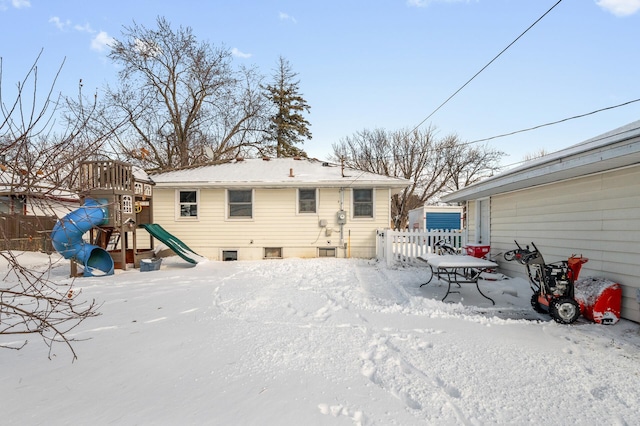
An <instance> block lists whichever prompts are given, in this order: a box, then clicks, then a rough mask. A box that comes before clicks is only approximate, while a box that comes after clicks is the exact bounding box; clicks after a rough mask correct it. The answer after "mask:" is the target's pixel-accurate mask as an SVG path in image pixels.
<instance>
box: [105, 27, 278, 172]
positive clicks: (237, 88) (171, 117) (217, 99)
mask: <svg viewBox="0 0 640 426" xmlns="http://www.w3.org/2000/svg"><path fill="white" fill-rule="evenodd" d="M109 58H110V59H111V60H112V61H113V62H114V63H115V64H117V65H118V66H120V67H121V71H120V72H119V86H118V87H108V88H107V93H106V99H105V104H106V107H105V108H104V109H103V112H104V115H103V116H102V117H101V124H102V125H105V126H108V125H110V123H114V122H115V123H120V122H123V121H125V122H126V123H127V126H125V127H123V128H121V129H120V130H119V131H118V132H117V133H116V137H114V139H113V140H114V141H115V144H114V150H115V151H117V152H121V153H122V154H124V155H125V157H126V158H127V159H129V160H136V162H137V163H138V164H140V165H141V166H142V167H143V168H145V169H147V170H168V169H171V168H176V167H184V166H190V165H194V164H201V163H203V162H205V161H209V160H220V159H228V158H232V157H235V156H236V155H239V154H241V153H242V152H245V151H247V150H252V149H259V148H260V147H261V145H262V142H263V138H264V130H265V129H266V123H265V117H266V108H267V103H266V100H265V99H264V95H263V93H262V91H261V90H260V83H261V79H262V77H261V76H260V75H259V74H258V73H257V72H256V70H255V69H253V68H240V69H239V70H236V69H234V68H233V67H232V63H231V59H232V55H231V52H230V51H229V50H228V49H226V48H223V47H215V46H213V45H211V44H209V43H206V42H198V41H197V40H196V37H195V36H194V35H193V33H192V30H191V28H182V27H180V28H178V29H177V30H175V31H174V30H173V29H172V28H171V25H170V23H169V22H168V21H167V20H166V19H164V18H161V17H159V18H157V28H155V29H150V28H146V27H144V26H142V25H138V24H135V23H134V24H133V25H132V26H128V27H125V28H124V31H123V37H122V39H121V40H116V41H115V42H114V43H113V45H112V46H111V53H110V55H109Z"/></svg>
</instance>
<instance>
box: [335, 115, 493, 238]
mask: <svg viewBox="0 0 640 426" xmlns="http://www.w3.org/2000/svg"><path fill="white" fill-rule="evenodd" d="M333 151H334V153H333V160H334V161H336V160H339V159H343V161H344V162H345V165H347V166H349V167H353V168H355V169H359V170H364V171H368V172H372V173H378V174H383V175H386V176H392V177H402V178H405V179H408V180H409V181H410V184H409V186H407V188H405V189H404V190H403V191H402V192H401V193H400V194H396V195H394V196H393V198H392V200H391V208H392V216H393V217H392V219H393V222H394V227H395V228H396V229H402V228H404V227H405V226H406V224H407V220H408V214H409V210H411V209H414V208H416V207H419V206H421V205H423V204H427V203H429V202H434V201H436V200H437V198H438V196H439V194H441V193H442V192H443V190H445V189H448V188H450V187H452V186H454V185H457V184H458V182H460V180H461V178H462V177H466V178H468V179H467V180H466V181H465V182H467V183H469V182H471V181H472V180H473V179H479V178H480V177H481V176H483V173H485V172H486V171H487V170H488V169H491V168H493V167H494V166H495V165H494V164H493V163H491V161H493V159H494V158H499V157H500V155H501V153H499V152H494V153H493V154H491V155H489V154H488V153H489V152H493V151H492V150H490V149H487V148H480V149H477V153H478V154H480V153H483V152H485V151H486V152H487V155H485V156H481V155H472V154H471V152H474V153H475V152H476V150H471V149H469V147H468V146H466V145H464V144H463V143H461V142H460V140H459V138H458V137H457V136H456V135H448V136H446V137H444V138H437V137H436V132H435V129H434V128H432V127H429V128H427V129H425V130H419V129H414V130H412V131H407V130H401V131H395V132H390V131H386V130H382V129H376V130H373V131H371V130H363V131H361V132H357V133H356V134H354V135H353V136H351V137H346V138H343V139H342V140H341V141H340V142H339V143H338V144H334V145H333ZM490 159H491V161H490ZM454 182H455V184H454Z"/></svg>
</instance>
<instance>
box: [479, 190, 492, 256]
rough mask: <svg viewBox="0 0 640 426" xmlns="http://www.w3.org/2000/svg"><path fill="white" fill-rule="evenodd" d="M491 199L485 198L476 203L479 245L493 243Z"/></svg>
mask: <svg viewBox="0 0 640 426" xmlns="http://www.w3.org/2000/svg"><path fill="white" fill-rule="evenodd" d="M490 207H491V199H490V198H485V199H484V200H478V201H477V202H476V237H477V239H478V241H476V243H478V244H486V245H488V244H490V243H491V227H490V224H491V208H490Z"/></svg>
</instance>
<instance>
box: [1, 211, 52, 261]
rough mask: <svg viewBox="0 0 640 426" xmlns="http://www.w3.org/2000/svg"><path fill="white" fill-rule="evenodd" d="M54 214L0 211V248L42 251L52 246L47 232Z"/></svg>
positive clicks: (48, 249)
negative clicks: (43, 214) (32, 214)
mask: <svg viewBox="0 0 640 426" xmlns="http://www.w3.org/2000/svg"><path fill="white" fill-rule="evenodd" d="M57 220H58V219H57V218H56V217H55V216H25V215H19V214H5V213H0V233H1V234H0V250H22V251H44V252H46V253H51V252H52V251H53V247H52V245H51V239H50V238H49V234H50V233H51V230H52V229H53V227H54V225H55V224H56V222H57Z"/></svg>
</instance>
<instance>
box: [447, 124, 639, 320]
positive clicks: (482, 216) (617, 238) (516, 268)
mask: <svg viewBox="0 0 640 426" xmlns="http://www.w3.org/2000/svg"><path fill="white" fill-rule="evenodd" d="M443 201H447V202H457V203H462V204H464V205H466V210H467V213H466V217H467V221H466V231H467V233H468V235H467V237H468V241H469V242H478V243H483V244H490V245H491V252H492V253H493V254H494V255H495V254H498V253H501V252H505V251H507V250H511V249H513V248H515V244H514V240H517V241H518V242H519V243H521V244H529V243H530V242H532V241H533V242H534V243H535V244H536V246H537V247H538V248H539V249H540V251H541V252H542V254H543V256H544V257H545V261H546V262H555V261H560V260H566V259H567V258H568V257H569V256H570V255H572V254H582V255H584V256H585V257H588V258H589V262H588V263H586V264H585V265H584V266H583V270H582V272H581V274H580V276H581V277H585V276H594V277H604V278H608V279H611V280H612V281H614V282H617V283H619V284H621V285H622V289H623V301H622V317H624V318H627V319H630V320H633V321H636V322H640V309H639V306H640V305H639V300H640V121H636V122H633V123H631V124H629V125H627V126H624V127H621V128H619V129H615V130H613V131H611V132H608V133H606V134H603V135H600V136H597V137H595V138H593V139H589V140H587V141H585V142H583V143H580V144H578V145H575V146H572V147H570V148H567V149H565V150H562V151H558V152H555V153H553V154H550V155H547V156H544V157H542V158H538V159H535V160H532V161H529V162H527V163H525V164H524V165H522V166H520V167H517V168H514V169H511V170H508V171H506V172H504V173H502V174H500V175H496V176H494V177H492V178H489V179H487V180H484V181H482V182H480V183H477V184H474V185H471V186H469V187H467V188H464V189H462V190H460V191H457V192H455V193H452V194H448V195H447V196H445V197H444V198H443ZM498 261H499V263H500V267H501V269H502V270H503V272H505V273H506V274H508V275H511V276H523V277H524V276H525V273H526V272H525V269H524V267H523V266H522V265H520V264H518V263H516V262H505V261H504V260H502V259H501V256H498Z"/></svg>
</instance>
